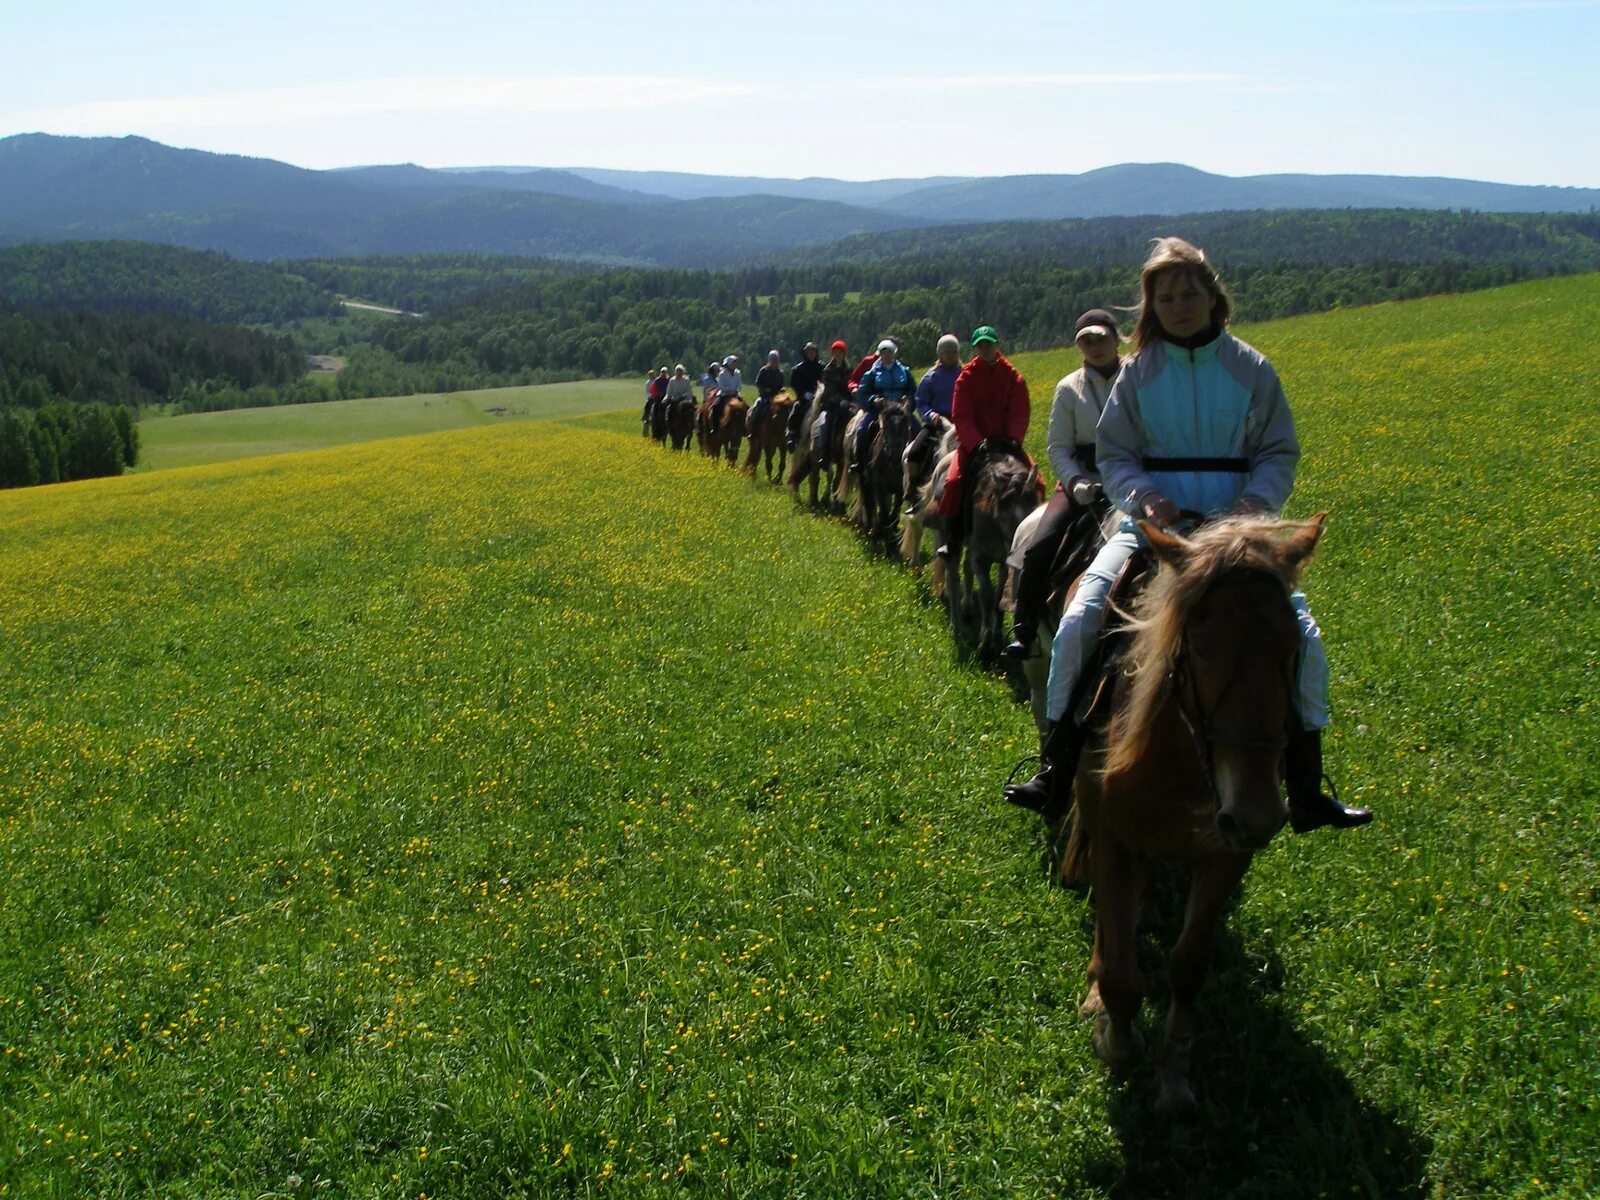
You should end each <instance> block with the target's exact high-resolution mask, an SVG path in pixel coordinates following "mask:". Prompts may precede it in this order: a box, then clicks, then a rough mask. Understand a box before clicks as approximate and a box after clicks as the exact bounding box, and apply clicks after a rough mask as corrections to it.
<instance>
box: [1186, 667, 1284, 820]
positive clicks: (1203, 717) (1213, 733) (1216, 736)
mask: <svg viewBox="0 0 1600 1200" xmlns="http://www.w3.org/2000/svg"><path fill="white" fill-rule="evenodd" d="M1292 670H1293V666H1292V664H1291V665H1290V668H1289V669H1288V670H1286V671H1285V672H1284V688H1285V690H1286V691H1288V692H1290V693H1291V694H1292V692H1293V683H1292V681H1291V672H1292ZM1238 681H1239V675H1238V671H1237V670H1235V672H1234V674H1233V675H1231V676H1229V678H1228V683H1227V686H1225V687H1224V688H1223V689H1222V692H1221V693H1220V694H1219V695H1218V696H1217V702H1216V703H1215V704H1214V705H1212V706H1211V709H1210V711H1209V712H1208V711H1206V709H1205V708H1204V707H1203V706H1202V705H1201V703H1200V694H1199V690H1198V689H1197V688H1196V687H1195V682H1194V676H1193V675H1192V674H1191V673H1190V671H1189V666H1188V660H1187V647H1186V648H1185V650H1184V651H1183V652H1181V653H1180V654H1179V656H1178V660H1177V662H1175V663H1174V664H1173V667H1172V669H1171V670H1170V671H1168V672H1167V686H1168V688H1169V690H1170V692H1171V694H1172V697H1173V701H1174V702H1175V703H1176V705H1177V708H1178V719H1179V720H1181V721H1182V722H1183V727H1184V728H1185V729H1186V730H1188V731H1189V738H1190V740H1191V741H1192V742H1193V743H1194V752H1195V757H1197V758H1198V759H1199V760H1200V770H1201V773H1202V774H1204V776H1205V780H1206V790H1207V791H1209V792H1210V793H1211V805H1212V808H1213V810H1216V809H1220V808H1221V807H1222V793H1221V792H1220V791H1218V790H1217V775H1216V769H1215V767H1214V766H1213V765H1212V762H1211V755H1212V747H1214V746H1238V747H1241V748H1242V749H1246V750H1273V751H1276V752H1278V753H1280V754H1281V753H1282V752H1283V751H1284V750H1285V749H1287V748H1288V745H1289V736H1288V734H1287V732H1285V731H1282V730H1280V731H1279V732H1278V733H1277V734H1266V733H1259V732H1257V731H1256V730H1253V729H1236V728H1233V727H1232V726H1227V725H1223V726H1218V725H1215V724H1213V722H1212V719H1211V718H1212V714H1213V713H1215V712H1216V711H1217V709H1219V708H1221V707H1222V702H1223V700H1224V699H1226V698H1227V695H1228V693H1229V692H1231V691H1232V690H1233V686H1234V684H1236V683H1237V682H1238Z"/></svg>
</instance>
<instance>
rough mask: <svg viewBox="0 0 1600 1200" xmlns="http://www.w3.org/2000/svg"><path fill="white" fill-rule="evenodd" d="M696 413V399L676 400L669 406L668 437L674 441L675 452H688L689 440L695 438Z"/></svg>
mask: <svg viewBox="0 0 1600 1200" xmlns="http://www.w3.org/2000/svg"><path fill="white" fill-rule="evenodd" d="M695 416H696V411H695V403H694V397H693V396H691V397H689V399H687V400H676V401H673V402H671V403H669V404H668V405H667V435H668V436H669V437H670V438H671V439H672V448H673V449H674V450H687V449H688V448H689V440H690V439H691V438H692V437H694V421H695Z"/></svg>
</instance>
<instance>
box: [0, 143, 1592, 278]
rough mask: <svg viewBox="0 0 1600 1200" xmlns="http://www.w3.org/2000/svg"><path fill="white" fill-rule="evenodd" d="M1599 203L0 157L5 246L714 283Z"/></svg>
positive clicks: (1463, 184) (1271, 188)
mask: <svg viewBox="0 0 1600 1200" xmlns="http://www.w3.org/2000/svg"><path fill="white" fill-rule="evenodd" d="M1596 207H1600V189H1592V188H1590V189H1585V188H1559V187H1524V186H1518V185H1512V184H1497V183H1480V182H1474V181H1471V180H1460V179H1434V178H1409V177H1400V176H1383V175H1327V176H1322V175H1258V176H1251V177H1246V178H1233V177H1229V176H1225V175H1212V174H1208V173H1207V172H1204V171H1199V170H1196V169H1195V168H1193V167H1186V166H1182V165H1180V164H1175V163H1151V164H1124V165H1121V166H1115V167H1105V168H1102V169H1100V170H1096V171H1088V172H1085V173H1084V174H1081V175H1015V176H1006V177H999V178H961V177H956V176H941V177H934V178H929V179H885V180H876V181H870V182H859V183H858V182H851V181H848V180H838V179H821V178H812V179H763V178H758V177H749V176H713V175H691V174H683V173H674V172H653V171H614V170H600V169H591V168H577V169H572V170H555V169H550V168H542V167H484V168H471V169H464V170H463V169H452V170H429V169H427V168H423V167H418V166H414V165H410V164H403V165H399V166H375V167H353V168H345V169H341V170H333V171H312V170H307V169H305V168H302V167H295V166H291V165H289V164H287V163H282V162H276V161H273V160H271V159H254V158H243V157H239V156H236V155H222V154H210V153H206V152H204V151H199V150H182V149H176V148H174V147H171V146H164V145H162V144H160V143H158V142H153V141H150V140H148V139H146V138H139V137H126V138H67V137H55V136H51V135H48V134H20V135H17V136H14V137H9V138H4V139H0V242H10V243H19V242H38V241H56V240H63V239H68V238H75V239H81V238H130V239H136V240H144V241H153V242H164V243H169V244H173V245H180V246H188V247H193V248H197V249H207V250H220V251H224V252H226V253H228V254H232V255H235V256H237V257H241V258H252V259H271V258H309V257H317V258H326V257H333V256H342V255H355V254H422V253H478V254H494V255H505V254H514V255H543V256H552V257H563V258H577V259H587V260H593V261H598V262H612V263H632V264H647V263H657V264H663V265H671V266H727V265H734V264H739V263H746V262H750V261H754V260H759V259H763V258H770V257H774V256H778V255H781V254H782V253H783V252H785V251H789V250H793V249H795V248H797V247H802V246H817V245H821V244H824V243H829V242H833V241H837V240H839V239H843V238H848V237H851V236H852V235H862V234H877V233H883V232H886V231H889V230H905V229H916V228H925V227H928V226H932V225H940V224H950V223H968V222H980V221H984V222H992V221H1015V220H1033V219H1053V218H1067V217H1098V216H1119V215H1121V216H1131V215H1175V214H1179V213H1197V212H1216V211H1224V210H1252V209H1283V208H1302V209H1304V208H1423V209H1460V208H1471V209H1480V210H1484V211H1497V212H1562V211H1566V212H1572V211H1577V212H1582V211H1586V210H1593V209H1595V208H1596Z"/></svg>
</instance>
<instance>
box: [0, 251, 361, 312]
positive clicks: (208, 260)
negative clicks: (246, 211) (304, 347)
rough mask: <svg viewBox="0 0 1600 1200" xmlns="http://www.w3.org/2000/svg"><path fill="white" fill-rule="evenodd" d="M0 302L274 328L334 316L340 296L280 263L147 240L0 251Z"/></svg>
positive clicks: (23, 306)
mask: <svg viewBox="0 0 1600 1200" xmlns="http://www.w3.org/2000/svg"><path fill="white" fill-rule="evenodd" d="M0 300H3V301H4V302H6V303H8V304H10V305H11V306H12V307H13V308H24V309H89V310H92V311H94V312H102V313H140V314H153V315H164V316H172V317H193V318H195V319H197V320H201V321H216V322H221V323H223V324H231V325H271V324H277V323H279V322H283V321H292V320H295V319H297V318H302V317H317V316H334V315H337V314H338V313H339V312H340V305H339V301H338V298H337V297H335V296H334V295H333V294H331V293H330V292H329V291H328V290H327V289H326V288H325V287H323V286H321V285H320V284H317V283H313V282H310V281H308V280H306V279H303V278H301V277H300V276H298V275H296V274H294V273H293V272H292V271H286V270H284V269H283V268H282V267H281V266H269V265H267V264H265V263H255V262H244V261H241V260H239V259H235V258H229V257H228V256H227V255H225V254H217V253H214V252H212V251H204V250H183V249H180V248H178V247H176V246H161V245H156V244H154V243H150V242H45V243H39V244H35V245H28V246H9V247H5V248H3V249H0Z"/></svg>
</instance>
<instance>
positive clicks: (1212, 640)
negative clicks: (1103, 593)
mask: <svg viewBox="0 0 1600 1200" xmlns="http://www.w3.org/2000/svg"><path fill="white" fill-rule="evenodd" d="M1140 528H1141V529H1142V530H1143V532H1144V535H1145V537H1146V539H1147V540H1148V541H1149V543H1150V547H1151V550H1152V551H1153V552H1154V554H1155V556H1156V559H1157V560H1158V562H1159V564H1160V568H1159V570H1158V571H1157V572H1156V576H1155V579H1154V581H1153V582H1152V583H1151V584H1150V586H1149V588H1148V589H1147V590H1146V591H1145V593H1144V595H1143V596H1142V597H1141V598H1140V600H1139V602H1138V604H1137V606H1136V610H1135V614H1134V617H1133V619H1132V622H1131V628H1132V630H1133V633H1132V641H1131V643H1130V645H1129V648H1128V651H1127V653H1126V655H1125V656H1124V658H1123V665H1122V668H1121V671H1120V673H1119V675H1118V678H1117V680H1116V683H1115V688H1114V691H1113V693H1112V703H1111V713H1112V716H1111V722H1110V728H1109V732H1108V733H1107V734H1106V735H1105V736H1104V738H1102V739H1097V740H1096V741H1095V742H1091V744H1090V746H1089V747H1088V748H1087V749H1086V752H1085V753H1084V756H1083V759H1082V761H1081V762H1080V764H1079V767H1078V773H1077V777H1076V779H1075V781H1074V782H1075V787H1076V814H1077V816H1076V821H1075V822H1074V825H1073V829H1072V837H1071V840H1070V843H1069V845H1068V848H1067V852H1066V855H1065V857H1064V859H1063V862H1062V874H1063V876H1066V877H1074V878H1084V877H1086V876H1087V877H1088V878H1091V879H1092V880H1093V884H1094V900H1095V938H1094V954H1093V957H1092V958H1091V960H1090V963H1089V985H1090V986H1089V995H1088V997H1087V998H1086V999H1085V1000H1084V1003H1083V1011H1084V1012H1085V1013H1095V1014H1098V1016H1099V1021H1098V1025H1097V1027H1096V1030H1095V1036H1094V1045H1095V1052H1096V1053H1097V1054H1098V1055H1099V1056H1100V1058H1101V1059H1102V1060H1104V1061H1105V1062H1107V1063H1109V1064H1111V1065H1113V1066H1124V1065H1127V1064H1130V1063H1132V1062H1134V1061H1135V1060H1137V1059H1138V1058H1139V1057H1140V1056H1141V1055H1142V1054H1143V1052H1144V1043H1143V1039H1142V1038H1141V1036H1140V1034H1139V1031H1138V1029H1137V1028H1136V1027H1135V1025H1134V1019H1135V1017H1136V1016H1137V1014H1138V1011H1139V1006H1140V1004H1141V1003H1142V1001H1143V995H1144V990H1143V983H1142V980H1141V978H1140V975H1139V965H1138V960H1137V946H1136V944H1135V936H1136V935H1135V928H1136V926H1137V924H1138V909H1139V898H1140V894H1141V892H1142V891H1143V889H1144V884H1145V881H1146V879H1147V877H1148V872H1149V869H1150V865H1151V864H1152V862H1154V861H1158V860H1170V861H1179V862H1184V863H1188V864H1189V865H1190V867H1191V869H1192V871H1193V878H1192V882H1191V886H1190V891H1189V904H1188V911H1187V913H1186V914H1185V917H1184V924H1183V932H1182V933H1181V934H1180V935H1179V937H1178V941H1177V943H1176V944H1175V945H1174V946H1173V948H1172V953H1171V956H1170V958H1169V959H1168V972H1169V974H1170V976H1171V984H1172V1006H1171V1008H1170V1009H1169V1010H1168V1014H1167V1027H1166V1038H1165V1045H1164V1047H1163V1051H1162V1062H1161V1073H1160V1074H1161V1090H1160V1095H1159V1097H1158V1099H1157V1102H1156V1107H1157V1109H1158V1111H1161V1112H1164V1113H1177V1112H1182V1111H1185V1110H1188V1109H1191V1108H1193V1107H1194V1105H1195V1098H1194V1092H1193V1089H1192V1088H1191V1086H1190V1083H1189V1061H1190V1047H1191V1043H1192V1040H1193V1036H1194V1013H1195V1007H1194V1005H1195V997H1196V996H1197V995H1198V994H1199V991H1200V988H1201V985H1202V984H1203V983H1204V982H1205V976H1206V970H1207V966H1208V960H1209V958H1210V953H1211V937H1212V932H1213V930H1214V929H1215V927H1216V925H1217V922H1218V920H1219V919H1220V918H1221V916H1222V912H1223V909H1224V906H1225V905H1226V903H1227V900H1228V897H1229V896H1231V895H1232V894H1233V892H1234V889H1236V888H1237V887H1238V886H1239V882H1240V880H1241V879H1243V878H1244V873H1245V871H1246V869H1247V868H1248V867H1249V866H1250V860H1251V857H1252V856H1253V855H1254V854H1255V852H1256V851H1257V850H1260V849H1261V848H1262V847H1264V846H1265V845H1266V844H1267V843H1268V842H1269V841H1271V840H1272V837H1273V835H1274V834H1276V833H1277V831H1278V830H1279V828H1280V827H1281V826H1282V825H1283V822H1284V819H1285V817H1286V815H1287V812H1286V809H1285V806H1284V802H1283V789H1282V775H1281V770H1282V759H1283V750H1284V746H1285V743H1286V736H1285V734H1286V731H1287V729H1288V728H1289V722H1290V721H1291V720H1293V719H1295V713H1294V706H1293V698H1292V691H1293V686H1294V674H1295V663H1296V658H1297V655H1298V654H1299V651H1300V632H1299V625H1298V623H1297V621H1296V619H1295V612H1294V609H1293V607H1292V606H1291V605H1290V602H1289V593H1290V592H1291V590H1293V588H1294V586H1295V581H1296V579H1297V578H1298V576H1299V573H1300V568H1301V566H1302V564H1304V562H1305V561H1306V559H1307V558H1308V557H1309V556H1310V555H1311V552H1312V550H1313V549H1315V547H1316V544H1317V539H1318V537H1320V536H1321V534H1322V518H1321V517H1320V516H1319V517H1317V518H1316V519H1314V520H1312V521H1310V522H1307V523H1304V524H1297V523H1289V522H1282V521H1273V520H1267V519H1262V518H1254V517H1237V518H1231V519H1228V520H1224V521H1220V522H1218V523H1217V524H1215V525H1211V526H1207V527H1205V528H1203V529H1202V530H1200V531H1199V532H1198V533H1196V534H1194V535H1193V536H1192V537H1190V538H1187V539H1185V538H1180V537H1176V536H1173V535H1170V534H1166V533H1163V532H1162V531H1161V530H1159V529H1156V528H1155V527H1154V526H1151V525H1149V524H1147V523H1141V525H1140Z"/></svg>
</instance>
